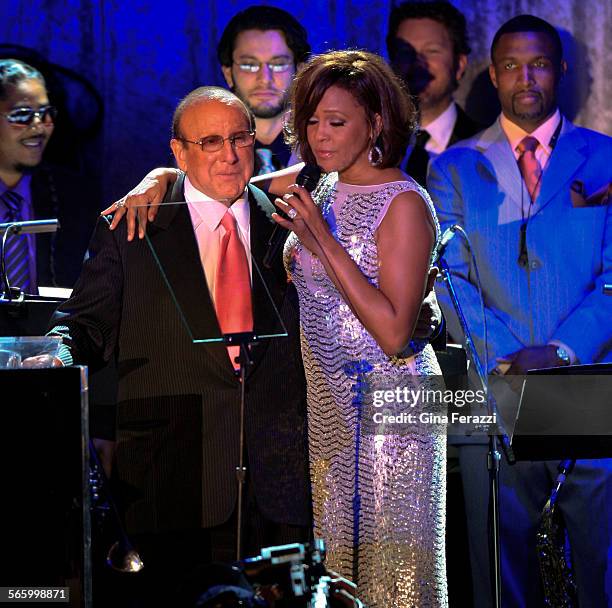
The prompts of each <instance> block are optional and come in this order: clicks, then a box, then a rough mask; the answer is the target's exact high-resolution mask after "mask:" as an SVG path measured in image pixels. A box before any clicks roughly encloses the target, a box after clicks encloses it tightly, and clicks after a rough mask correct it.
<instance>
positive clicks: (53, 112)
mask: <svg viewBox="0 0 612 608" xmlns="http://www.w3.org/2000/svg"><path fill="white" fill-rule="evenodd" d="M2 116H4V118H6V120H7V121H8V122H10V123H11V124H12V125H15V126H16V127H27V126H28V125H31V124H32V123H33V122H34V119H35V118H38V120H40V121H41V122H42V123H43V124H45V123H46V124H50V123H53V122H54V121H55V118H56V117H57V108H56V107H54V106H43V107H42V108H38V110H34V109H32V108H15V109H14V110H11V111H10V112H5V113H2Z"/></svg>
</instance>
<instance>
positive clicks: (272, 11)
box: [217, 5, 310, 67]
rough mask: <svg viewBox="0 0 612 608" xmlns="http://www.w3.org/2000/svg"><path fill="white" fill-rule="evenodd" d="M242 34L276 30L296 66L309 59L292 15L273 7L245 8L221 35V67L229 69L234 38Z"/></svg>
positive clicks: (302, 31)
mask: <svg viewBox="0 0 612 608" xmlns="http://www.w3.org/2000/svg"><path fill="white" fill-rule="evenodd" d="M245 30H261V31H262V32H267V31H268V30H280V31H281V32H282V33H283V36H284V37H285V41H286V43H287V46H288V47H289V48H290V49H291V52H292V53H293V59H294V60H295V63H296V64H298V63H302V62H303V61H306V60H307V59H308V57H309V55H310V44H308V35H307V33H306V30H305V29H304V27H303V26H302V25H301V24H300V23H299V22H298V21H297V19H296V18H295V17H294V16H293V15H291V14H289V13H288V12H287V11H284V10H282V9H280V8H276V7H275V6H265V5H261V6H249V7H248V8H245V9H244V10H243V11H240V12H239V13H236V14H235V15H234V16H233V17H232V18H231V19H230V21H229V23H228V24H227V25H226V26H225V29H224V30H223V34H221V40H219V44H218V45H217V57H218V59H219V63H220V64H221V65H222V66H226V67H227V66H231V65H232V61H233V59H232V55H233V53H234V46H235V45H236V38H237V37H238V34H240V33H241V32H244V31H245Z"/></svg>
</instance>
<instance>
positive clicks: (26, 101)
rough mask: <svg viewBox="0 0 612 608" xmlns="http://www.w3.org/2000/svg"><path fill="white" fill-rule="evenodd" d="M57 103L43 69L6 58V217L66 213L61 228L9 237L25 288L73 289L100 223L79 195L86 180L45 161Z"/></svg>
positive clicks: (2, 109) (2, 194) (9, 257)
mask: <svg viewBox="0 0 612 608" xmlns="http://www.w3.org/2000/svg"><path fill="white" fill-rule="evenodd" d="M56 116H57V111H56V109H55V108H54V107H53V106H52V105H51V103H50V101H49V97H48V95H47V90H46V87H45V81H44V78H43V76H42V74H41V73H40V72H39V71H38V70H36V69H34V68H33V67H31V66H29V65H27V64H25V63H23V62H21V61H18V60H16V59H0V223H8V222H19V221H27V220H34V219H49V218H59V220H60V226H61V229H60V231H59V232H58V233H57V234H55V235H50V234H40V235H37V236H36V237H35V236H34V235H22V236H13V237H9V238H8V239H7V241H6V243H5V260H6V272H7V274H8V279H9V284H10V285H12V286H14V287H19V288H21V289H22V290H23V291H24V292H25V293H37V292H38V285H51V286H60V287H71V286H72V284H73V283H74V281H75V280H76V277H77V276H78V273H79V271H80V267H81V263H82V261H83V256H84V253H85V249H86V247H87V239H88V238H89V236H90V232H91V228H92V226H93V221H92V219H91V218H90V217H89V215H91V214H88V213H87V210H86V206H85V205H82V204H81V203H80V201H79V199H80V198H81V196H82V195H81V193H82V192H84V191H85V186H84V184H83V182H82V180H81V179H80V178H79V177H78V176H76V175H74V174H72V173H70V172H68V171H66V170H64V169H60V168H59V167H51V166H49V165H47V164H45V163H43V162H42V161H43V152H44V150H45V147H46V145H47V143H48V141H49V138H50V137H51V135H52V134H53V128H54V121H55V118H56Z"/></svg>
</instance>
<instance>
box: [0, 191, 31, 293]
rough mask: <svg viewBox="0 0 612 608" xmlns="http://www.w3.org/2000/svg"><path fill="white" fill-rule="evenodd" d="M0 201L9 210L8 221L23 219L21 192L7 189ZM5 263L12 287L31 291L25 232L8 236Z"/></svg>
mask: <svg viewBox="0 0 612 608" xmlns="http://www.w3.org/2000/svg"><path fill="white" fill-rule="evenodd" d="M0 201H1V202H2V203H4V206H5V207H6V210H7V215H6V222H7V223H10V222H20V221H21V220H22V215H21V204H22V203H23V197H22V196H21V195H20V194H17V193H16V192H12V191H11V190H7V191H6V192H5V193H4V194H2V195H1V196H0ZM4 264H5V266H4V267H5V271H6V276H7V277H8V281H9V283H10V285H11V287H19V288H21V290H22V291H24V292H25V293H30V291H31V289H30V288H31V280H30V260H29V251H28V237H27V236H26V235H25V234H11V235H8V236H7V238H6V242H5V246H4Z"/></svg>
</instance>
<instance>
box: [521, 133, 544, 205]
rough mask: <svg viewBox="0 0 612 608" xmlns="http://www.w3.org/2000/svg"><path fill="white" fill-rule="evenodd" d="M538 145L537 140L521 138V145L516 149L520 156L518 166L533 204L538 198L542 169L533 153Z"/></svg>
mask: <svg viewBox="0 0 612 608" xmlns="http://www.w3.org/2000/svg"><path fill="white" fill-rule="evenodd" d="M539 145H540V144H539V142H538V140H537V139H536V138H535V137H531V136H530V135H529V136H527V137H525V138H523V139H522V140H521V143H520V144H519V145H518V146H517V147H516V149H517V150H518V152H519V154H520V156H519V159H518V166H519V169H520V170H521V175H522V176H523V179H524V180H525V185H526V186H527V191H528V192H529V196H531V202H534V201H535V200H536V199H537V198H538V193H539V192H540V181H541V178H542V167H540V163H539V162H538V159H537V158H536V156H535V151H536V149H537V147H538V146H539Z"/></svg>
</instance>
